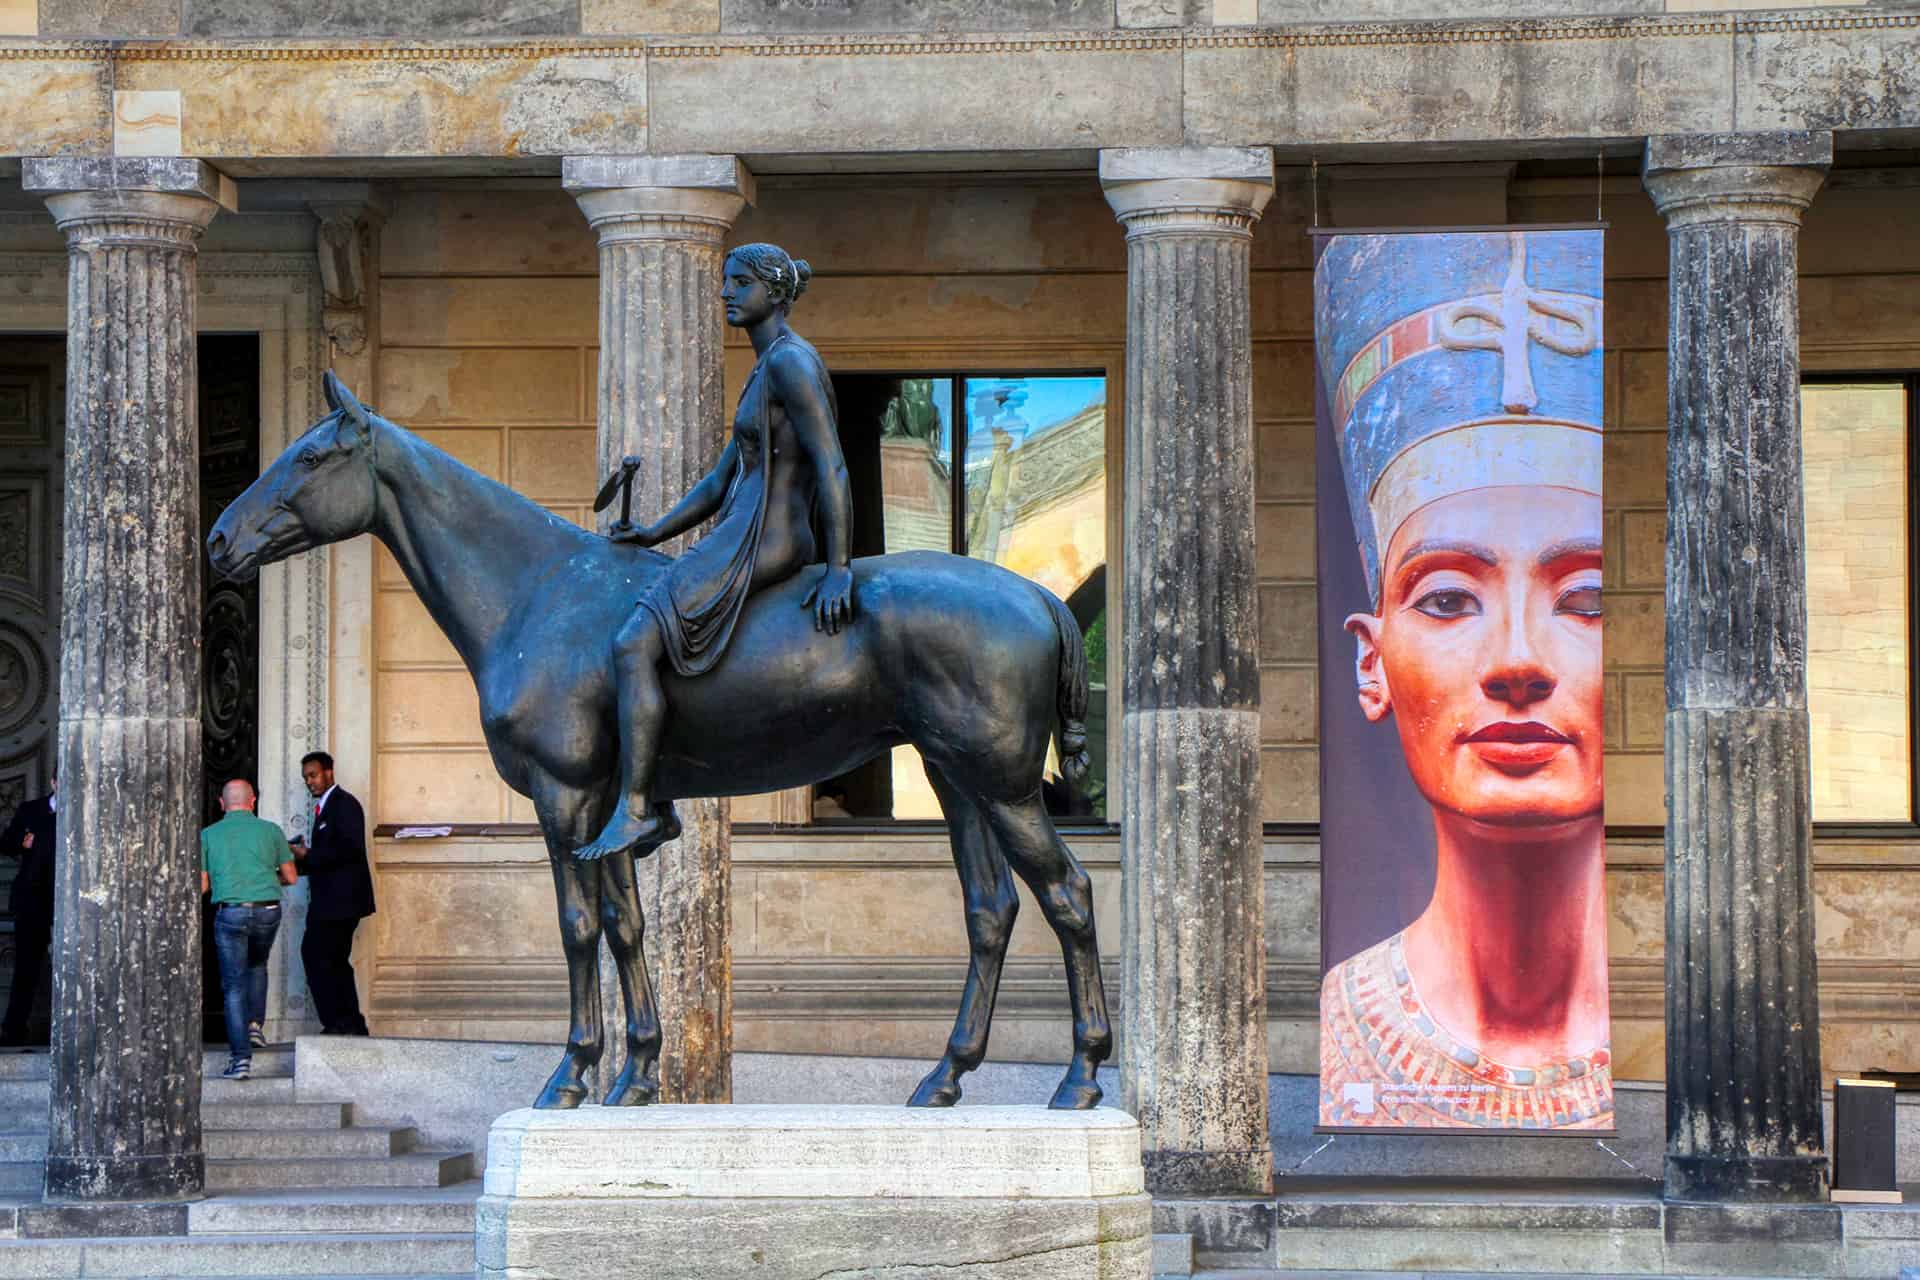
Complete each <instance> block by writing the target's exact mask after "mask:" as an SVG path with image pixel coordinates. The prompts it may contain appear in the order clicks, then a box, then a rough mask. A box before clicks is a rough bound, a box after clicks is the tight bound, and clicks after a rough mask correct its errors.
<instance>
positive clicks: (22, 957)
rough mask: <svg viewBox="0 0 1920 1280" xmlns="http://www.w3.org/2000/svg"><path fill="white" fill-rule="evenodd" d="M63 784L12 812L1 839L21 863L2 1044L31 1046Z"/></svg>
mask: <svg viewBox="0 0 1920 1280" xmlns="http://www.w3.org/2000/svg"><path fill="white" fill-rule="evenodd" d="M59 792H60V780H59V779H58V778H55V779H54V780H53V790H52V791H51V792H49V793H48V794H46V795H44V796H42V797H40V798H39V799H38V800H29V801H27V802H26V803H25V804H23V805H21V806H20V807H19V808H18V809H15V810H14V811H13V821H12V822H9V823H8V824H7V830H6V834H4V835H0V854H5V855H6V856H7V857H9V858H18V859H20V872H19V874H18V875H16V876H14V878H13V900H12V901H11V902H10V903H9V904H8V906H9V909H10V910H11V911H12V912H13V990H12V992H11V993H10V994H9V995H8V997H7V1017H6V1021H5V1023H4V1024H0V1045H9V1046H17V1045H24V1044H26V1043H27V1023H28V1022H29V1021H30V1020H31V1019H32V1018H33V1000H34V996H35V995H36V994H38V992H39V988H40V975H41V974H43V973H45V972H46V970H47V948H48V947H49V946H50V945H51V944H52V942H53V858H54V847H55V835H54V826H53V823H54V810H55V808H56V807H57V797H58V796H59Z"/></svg>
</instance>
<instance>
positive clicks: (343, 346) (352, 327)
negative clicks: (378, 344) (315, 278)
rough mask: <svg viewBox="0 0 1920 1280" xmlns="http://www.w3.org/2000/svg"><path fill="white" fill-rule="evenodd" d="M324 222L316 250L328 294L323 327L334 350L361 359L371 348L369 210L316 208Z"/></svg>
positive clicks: (362, 208)
mask: <svg viewBox="0 0 1920 1280" xmlns="http://www.w3.org/2000/svg"><path fill="white" fill-rule="evenodd" d="M313 212H314V216H315V217H317V218H319V219H320V234H319V236H318V240H317V243H316V246H315V247H316V249H317V251H318V254H319V260H320V284H321V287H322V288H324V289H325V290H326V302H325V305H324V307H323V308H322V311H321V317H320V318H321V323H322V325H324V326H325V328H326V331H327V337H328V338H329V339H330V340H331V341H332V343H333V345H334V349H335V350H336V351H338V352H339V353H341V354H342V355H349V356H354V355H359V354H360V353H361V352H362V351H364V350H366V346H367V297H366V286H367V278H366V233H367V216H368V215H367V210H366V209H365V208H364V207H362V206H356V205H315V206H314V208H313Z"/></svg>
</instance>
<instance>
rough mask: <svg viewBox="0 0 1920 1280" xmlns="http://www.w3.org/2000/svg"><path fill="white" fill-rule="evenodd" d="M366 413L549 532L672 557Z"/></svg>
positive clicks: (586, 543) (663, 559)
mask: <svg viewBox="0 0 1920 1280" xmlns="http://www.w3.org/2000/svg"><path fill="white" fill-rule="evenodd" d="M367 416H368V417H369V418H370V419H372V420H373V421H374V422H376V423H378V424H379V426H380V427H383V428H385V429H386V431H387V432H388V433H391V435H392V436H393V437H396V438H397V443H399V444H400V445H401V447H403V448H405V449H407V450H410V451H412V452H414V453H415V454H424V455H427V456H429V457H431V458H432V459H433V460H434V463H435V465H436V467H440V468H444V469H445V470H447V471H450V472H452V473H454V475H455V476H457V477H458V478H459V480H460V482H461V483H462V484H463V485H471V486H472V487H473V488H475V489H477V490H479V491H480V492H481V493H482V494H484V495H487V496H489V497H490V498H491V499H493V500H494V501H496V502H498V503H500V505H502V506H503V507H506V508H516V507H517V508H520V509H522V510H523V511H524V512H525V513H526V515H527V516H528V518H530V519H539V520H543V521H544V522H545V524H546V525H547V527H548V528H549V529H550V530H552V531H553V532H555V533H564V534H567V535H569V536H571V537H572V538H573V539H574V540H575V541H576V542H578V543H579V544H580V547H581V549H583V550H584V549H586V548H588V547H591V546H593V545H595V544H604V545H606V546H607V547H609V548H616V549H617V552H618V553H619V554H626V555H632V556H635V557H638V558H641V559H643V560H647V559H650V560H653V561H656V562H658V563H659V564H662V565H664V564H667V563H669V562H671V561H672V559H673V557H671V556H669V555H666V554H665V553H663V552H660V551H655V550H654V549H653V548H651V547H642V546H639V545H637V544H634V543H614V542H609V541H608V540H607V539H606V538H604V537H603V536H602V535H600V534H598V533H595V532H593V531H592V530H591V529H582V528H581V527H580V526H579V525H577V524H575V523H573V521H571V520H568V519H567V518H565V517H564V516H562V515H560V514H559V513H558V512H556V511H554V510H553V509H552V508H550V507H547V506H544V505H542V504H541V503H538V502H535V501H534V500H533V499H532V498H529V497H527V496H526V495H525V494H524V493H521V492H520V491H519V490H518V489H515V488H513V487H512V486H510V485H506V484H503V483H501V482H500V481H498V480H495V479H494V478H493V477H492V476H489V475H486V474H484V473H482V472H479V471H476V470H474V469H473V468H472V467H470V466H468V465H467V464H466V463H464V462H462V461H460V459H458V458H456V457H454V456H453V455H452V454H450V453H448V452H447V451H446V450H445V449H442V448H440V447H439V446H438V445H436V444H434V443H433V442H432V441H430V440H427V439H425V438H423V437H421V436H419V435H417V434H415V433H414V432H412V431H409V430H408V429H407V428H405V427H403V426H401V425H400V424H399V423H397V422H395V421H393V420H392V419H391V418H387V417H383V416H382V415H380V414H378V413H375V412H373V411H372V410H368V412H367Z"/></svg>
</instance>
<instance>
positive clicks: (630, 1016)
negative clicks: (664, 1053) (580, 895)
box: [599, 858, 660, 1107]
mask: <svg viewBox="0 0 1920 1280" xmlns="http://www.w3.org/2000/svg"><path fill="white" fill-rule="evenodd" d="M599 865H600V876H601V880H600V894H601V896H600V923H601V925H602V927H604V928H605V930H606V934H607V945H608V946H609V947H611V948H612V950H613V962H614V964H615V965H616V966H617V967H618V968H619V970H620V994H621V996H622V997H623V998H624V999H625V1001H626V1006H627V1061H626V1064H625V1065H624V1066H622V1067H621V1068H620V1075H619V1076H618V1077H617V1078H616V1079H615V1080H614V1082H613V1087H612V1088H610V1089H608V1090H607V1097H606V1105H607V1106H609V1107H643V1106H645V1105H646V1104H647V1103H649V1102H652V1101H653V1100H654V1099H655V1098H657V1097H659V1096H660V1080H659V1077H658V1076H656V1075H655V1074H654V1064H655V1063H657V1062H658V1061H659V1060H660V1011H659V1010H658V1009H657V1008H655V1006H654V1003H653V986H652V984H651V983H649V982H648V981H647V958H646V951H645V948H644V946H643V940H644V938H645V936H646V919H645V917H643V916H642V914H641V912H640V891H639V887H638V885H637V884H636V883H635V880H634V869H633V859H632V858H608V859H606V860H605V861H603V862H601V863H600V864H599Z"/></svg>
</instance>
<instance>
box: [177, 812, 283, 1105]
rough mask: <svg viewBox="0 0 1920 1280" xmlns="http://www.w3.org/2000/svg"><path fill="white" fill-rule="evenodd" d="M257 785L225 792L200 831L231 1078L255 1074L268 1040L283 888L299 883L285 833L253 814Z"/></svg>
mask: <svg viewBox="0 0 1920 1280" xmlns="http://www.w3.org/2000/svg"><path fill="white" fill-rule="evenodd" d="M253 806H254V794H253V786H252V784H251V783H248V782H245V781H243V780H241V779H239V778H235V779H234V780H233V781H232V782H229V783H228V784H227V785H226V786H224V787H222V788H221V789H220V807H221V808H222V809H224V810H226V816H225V817H223V818H221V819H220V821H218V822H216V823H214V824H213V825H212V826H210V827H208V828H207V829H206V830H204V831H202V832H201V833H200V892H202V893H210V894H212V895H213V902H214V914H213V946H214V951H215V953H216V954H217V955H218V956H219V957H220V992H221V995H222V996H223V997H224V998H225V1001H226V1012H227V1069H226V1070H225V1071H223V1072H221V1073H220V1074H221V1075H222V1076H223V1077H224V1078H226V1079H228V1080H245V1079H246V1078H247V1077H248V1076H250V1075H252V1074H253V1050H254V1047H255V1046H256V1045H264V1044H266V1042H267V1038H266V1036H265V1035H264V1034H262V1032H261V1030H260V1024H261V1023H262V1022H264V1021H265V1020H266V1017H267V956H268V955H269V954H270V953H271V952H272V951H273V936H274V934H276V933H278V932H279V931H280V886H281V885H285V884H292V883H293V881H294V875H295V872H294V867H293V852H292V850H290V849H288V848H287V840H286V837H285V836H283V835H281V834H280V828H279V827H276V826H274V825H273V824H272V823H271V822H266V821H263V820H261V819H260V818H257V817H255V816H254V814H253Z"/></svg>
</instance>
